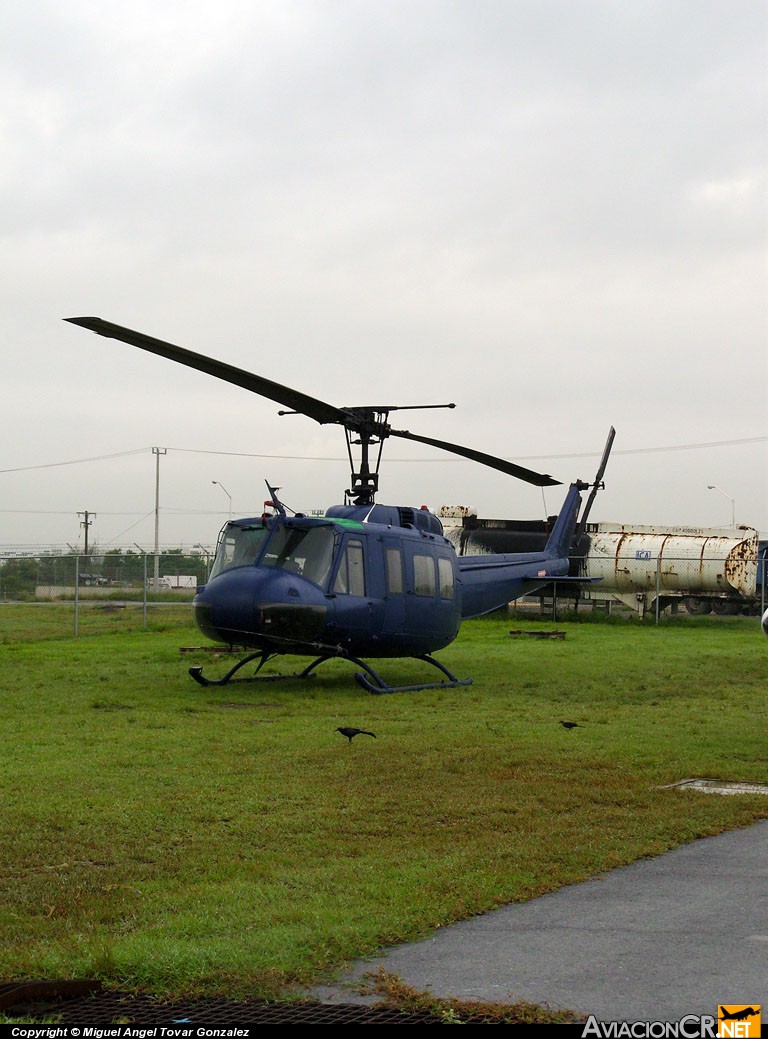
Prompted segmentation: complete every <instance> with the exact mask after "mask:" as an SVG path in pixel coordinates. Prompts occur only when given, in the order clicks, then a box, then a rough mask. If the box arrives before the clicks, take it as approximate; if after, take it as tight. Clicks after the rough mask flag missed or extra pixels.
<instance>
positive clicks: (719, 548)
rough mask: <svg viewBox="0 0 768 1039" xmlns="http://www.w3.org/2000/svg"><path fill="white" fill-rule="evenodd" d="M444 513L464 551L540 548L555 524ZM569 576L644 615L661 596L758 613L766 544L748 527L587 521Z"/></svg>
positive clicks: (699, 609)
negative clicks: (585, 580)
mask: <svg viewBox="0 0 768 1039" xmlns="http://www.w3.org/2000/svg"><path fill="white" fill-rule="evenodd" d="M439 514H440V516H441V518H442V520H443V525H444V527H445V533H446V536H447V537H449V538H450V539H451V541H453V543H454V545H455V546H456V551H457V552H458V553H459V555H470V554H474V553H483V552H517V551H524V550H530V551H536V550H537V549H538V548H540V547H541V546H543V544H544V542H545V540H546V537H547V529H548V526H549V523H550V522H551V521H548V522H547V523H544V522H541V521H536V520H530V521H529V520H492V519H479V518H478V517H477V513H476V510H475V509H473V508H469V507H465V506H443V508H442V509H441V510H440V513H439ZM571 576H581V577H589V578H596V577H597V578H600V581H599V582H598V583H595V584H591V585H584V586H583V588H582V591H581V592H580V595H581V597H582V598H584V599H590V598H591V599H609V598H613V599H617V600H619V601H621V602H623V603H625V604H626V605H628V606H631V607H632V609H635V610H637V611H638V612H639V613H640V614H642V615H644V614H645V613H646V611H648V610H650V609H653V608H655V606H656V600H657V599H658V600H659V608H660V609H665V608H666V607H669V606H676V605H679V604H680V603H682V604H683V605H684V606H685V608H686V610H687V612H688V613H691V614H705V613H710V612H714V613H719V614H737V613H748V614H754V615H758V614H759V613H762V611H763V610H764V609H765V607H766V605H767V604H768V602H767V595H768V588H766V577H768V542H766V541H761V540H760V539H759V536H758V533H757V531H756V530H754V529H753V528H751V527H738V528H721V527H716V528H706V527H667V526H644V525H640V524H627V523H608V522H605V523H587V526H586V531H585V533H584V534H582V536H581V538H580V539H579V542H578V544H577V545H576V546H575V551H574V556H573V559H572V565H571ZM557 594H558V596H562V597H565V596H566V595H573V594H574V592H573V589H572V588H568V589H564V588H559V589H558V590H557Z"/></svg>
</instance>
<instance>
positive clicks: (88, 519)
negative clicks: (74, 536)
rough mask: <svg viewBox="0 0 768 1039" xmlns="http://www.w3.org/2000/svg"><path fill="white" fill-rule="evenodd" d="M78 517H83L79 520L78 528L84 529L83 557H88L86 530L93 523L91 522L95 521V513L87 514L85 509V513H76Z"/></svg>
mask: <svg viewBox="0 0 768 1039" xmlns="http://www.w3.org/2000/svg"><path fill="white" fill-rule="evenodd" d="M78 516H82V517H83V518H82V519H81V520H80V526H81V527H84V528H85V552H84V555H86V556H87V555H88V528H89V527H90V525H91V524H92V523H93V521H94V520H95V519H96V513H95V512H88V510H87V509H86V511H85V512H78Z"/></svg>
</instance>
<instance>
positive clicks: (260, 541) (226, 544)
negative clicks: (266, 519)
mask: <svg viewBox="0 0 768 1039" xmlns="http://www.w3.org/2000/svg"><path fill="white" fill-rule="evenodd" d="M268 533H269V531H268V530H267V529H266V528H265V527H264V526H262V524H261V523H259V525H258V526H253V527H242V526H236V525H235V524H232V523H231V524H228V525H227V526H226V527H225V529H224V532H223V534H222V535H221V538H220V539H219V544H218V547H217V549H216V559H215V560H214V563H213V566H212V567H211V576H210V577H209V578H208V580H211V578H213V577H215V576H216V575H217V574H220V573H222V571H224V570H232V569H233V568H234V567H236V566H252V565H253V564H254V563H255V562H256V560H257V559H258V557H259V553H260V552H261V549H262V547H263V545H264V542H265V541H266V538H267V535H268Z"/></svg>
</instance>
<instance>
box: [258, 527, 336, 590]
mask: <svg viewBox="0 0 768 1039" xmlns="http://www.w3.org/2000/svg"><path fill="white" fill-rule="evenodd" d="M333 543H334V537H333V528H332V527H330V526H318V527H315V526H312V527H287V526H285V527H284V526H281V527H279V528H278V529H277V530H276V531H275V534H274V537H273V538H272V540H271V541H270V543H269V545H268V546H267V551H266V552H265V553H264V558H263V559H262V561H261V562H262V565H263V566H274V567H279V568H281V569H283V570H290V571H292V572H293V573H296V574H300V575H301V576H302V577H305V578H306V579H307V580H308V581H314V583H315V584H319V585H320V586H321V587H322V586H324V585H325V582H326V580H327V579H328V572H329V571H330V569H331V562H332V560H333Z"/></svg>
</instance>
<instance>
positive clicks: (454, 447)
mask: <svg viewBox="0 0 768 1039" xmlns="http://www.w3.org/2000/svg"><path fill="white" fill-rule="evenodd" d="M389 435H390V436H393V437H404V438H405V439H406V440H416V441H418V442H419V443H420V444H430V445H431V446H432V447H439V448H440V449H441V450H442V451H450V452H451V454H454V455H462V456H463V457H464V458H469V459H471V461H473V462H479V463H480V464H481V465H487V466H490V468H491V469H498V470H499V472H501V473H506V474H507V475H508V476H514V477H516V478H517V479H518V480H525V482H526V483H532V484H535V485H536V486H537V487H554V486H555V484H559V483H560V480H555V479H554V478H553V477H552V476H549V475H544V474H542V473H535V472H534V471H533V470H532V469H525V468H524V467H523V466H522V465H515V463H514V462H508V461H507V460H506V459H505V458H496V457H494V456H493V455H486V454H484V453H483V452H482V451H474V450H473V449H472V448H471V447H461V446H460V445H459V444H449V443H447V442H446V441H445V440H433V439H432V438H431V437H421V436H418V435H417V434H416V433H409V432H408V431H407V430H401V429H391V430H390V431H389Z"/></svg>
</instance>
